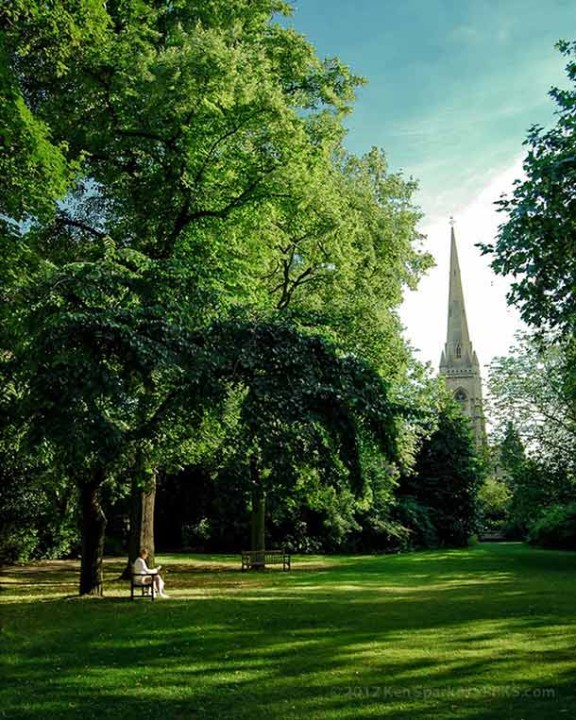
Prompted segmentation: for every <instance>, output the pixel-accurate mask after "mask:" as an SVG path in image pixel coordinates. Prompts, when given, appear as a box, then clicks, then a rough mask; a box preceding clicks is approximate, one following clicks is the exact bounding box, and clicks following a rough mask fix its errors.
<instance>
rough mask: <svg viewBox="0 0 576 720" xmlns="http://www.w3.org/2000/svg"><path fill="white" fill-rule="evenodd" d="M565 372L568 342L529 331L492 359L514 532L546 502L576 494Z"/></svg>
mask: <svg viewBox="0 0 576 720" xmlns="http://www.w3.org/2000/svg"><path fill="white" fill-rule="evenodd" d="M566 376H567V372H566V357H565V351H564V346H563V345H561V344H560V343H559V342H553V343H550V344H548V345H543V343H542V337H533V336H530V335H526V334H524V335H519V336H518V343H517V345H516V346H515V347H514V348H512V350H511V353H510V355H509V356H507V357H502V358H496V359H495V360H493V361H492V363H491V365H490V370H489V378H488V388H489V394H490V398H491V402H490V404H491V410H490V414H491V416H492V418H493V423H494V430H495V437H496V438H497V439H498V438H500V441H499V443H498V449H499V456H500V466H501V468H502V472H503V476H504V479H505V481H506V483H507V484H508V486H509V487H510V489H511V492H512V498H511V504H510V532H511V533H512V534H515V535H519V536H521V537H525V536H526V533H527V532H528V531H529V529H530V527H531V525H532V524H533V523H534V522H535V521H536V520H537V519H538V518H539V516H540V515H541V514H542V512H543V510H544V509H545V508H546V507H548V506H551V505H555V504H558V503H563V502H570V501H572V500H573V499H574V497H575V493H576V475H575V472H576V466H575V464H574V463H575V451H576V416H575V415H574V412H573V410H574V406H573V404H571V403H570V402H569V400H568V399H567V398H568V393H567V390H566Z"/></svg>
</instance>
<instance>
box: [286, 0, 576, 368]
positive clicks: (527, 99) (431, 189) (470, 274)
mask: <svg viewBox="0 0 576 720" xmlns="http://www.w3.org/2000/svg"><path fill="white" fill-rule="evenodd" d="M293 5H294V8H295V11H294V16H293V18H292V19H291V21H290V23H291V24H292V25H293V27H294V28H295V29H296V30H298V31H299V32H301V33H303V34H304V35H306V36H307V38H308V39H309V40H310V42H311V43H312V44H313V45H314V46H315V48H316V50H317V52H318V53H319V54H320V55H321V56H334V55H336V56H338V57H339V58H340V59H341V60H342V61H343V62H345V63H346V64H347V65H348V66H349V67H351V68H352V70H353V71H354V72H356V73H357V74H359V75H362V76H363V77H365V78H366V80H367V82H368V84H367V86H365V87H363V88H361V89H360V90H359V93H358V99H357V102H356V105H355V110H354V112H353V114H352V115H351V116H350V117H349V118H348V120H347V123H346V124H347V127H348V130H349V132H348V137H347V140H346V145H347V147H348V148H349V150H351V151H352V152H355V153H358V154H361V153H363V152H365V151H367V150H369V149H370V147H372V146H373V145H377V146H379V147H382V148H384V150H385V151H386V153H387V156H388V158H389V162H390V167H391V169H392V170H402V171H403V172H404V174H405V175H406V176H413V177H414V178H416V179H418V181H419V183H420V190H419V192H418V195H417V197H416V200H417V202H418V204H419V205H420V206H421V208H422V210H423V211H424V213H425V218H424V220H423V223H422V226H421V229H422V230H423V232H425V233H426V234H427V237H428V239H427V242H426V247H427V249H429V250H430V251H431V252H432V253H433V254H434V256H435V257H436V260H437V268H436V269H435V270H433V271H432V272H431V273H430V276H429V277H428V278H426V280H425V281H423V283H422V285H421V287H420V289H419V291H418V293H417V294H416V295H415V296H412V297H408V299H407V302H406V304H405V306H404V308H403V310H402V317H403V320H404V322H405V324H406V326H407V335H408V337H409V338H410V340H411V342H412V343H413V344H414V345H415V346H416V347H418V348H420V353H421V358H422V359H423V360H429V361H431V362H432V363H433V364H434V365H436V364H437V362H438V359H439V355H440V351H441V348H442V344H443V343H444V340H445V337H444V336H445V323H446V319H445V314H446V313H445V311H446V307H445V305H446V302H447V300H446V294H447V281H446V280H445V279H446V278H447V273H448V270H447V263H448V237H449V225H448V218H449V217H450V215H454V216H455V217H456V222H457V224H456V233H457V238H458V243H459V250H460V261H461V266H462V274H463V279H464V283H465V293H466V303H467V310H468V315H469V324H470V326H471V328H470V329H471V333H472V339H473V342H474V344H475V346H476V349H477V350H478V353H479V356H480V359H481V362H483V363H488V362H489V361H490V360H491V359H492V357H493V356H494V355H499V354H504V353H505V352H506V349H507V347H508V346H509V344H510V342H511V340H512V335H513V332H514V330H515V328H516V327H517V325H518V319H517V315H516V314H515V313H514V311H512V310H509V309H508V308H507V307H506V304H505V301H504V295H505V292H506V287H507V285H506V283H503V282H502V281H501V280H499V279H497V278H495V277H494V276H493V275H492V274H491V273H490V271H489V270H488V268H487V262H486V260H485V259H483V258H481V257H480V254H479V251H478V250H477V248H475V243H477V242H479V241H490V240H491V239H492V238H493V236H494V234H495V232H496V228H497V224H498V222H499V221H500V220H501V218H499V217H498V216H497V215H496V213H495V211H494V208H493V202H494V200H496V199H497V198H498V197H499V195H500V194H501V193H502V192H504V191H506V190H507V189H509V187H510V184H511V182H512V180H513V179H514V178H515V177H517V176H518V175H519V173H520V165H519V160H520V158H521V156H522V154H523V149H522V142H523V140H524V139H525V137H526V133H527V130H528V128H529V127H530V126H531V125H532V124H535V123H537V124H543V125H547V124H550V123H551V122H552V121H553V110H554V105H553V103H552V101H551V100H550V99H549V98H548V95H547V93H548V90H549V88H550V86H552V85H560V86H562V85H564V84H565V76H564V65H565V61H564V58H562V56H560V54H559V53H558V52H557V51H556V50H555V49H554V44H555V43H556V42H557V41H558V40H559V39H566V40H574V39H576V2H575V1H574V0H296V1H295V2H294V3H293Z"/></svg>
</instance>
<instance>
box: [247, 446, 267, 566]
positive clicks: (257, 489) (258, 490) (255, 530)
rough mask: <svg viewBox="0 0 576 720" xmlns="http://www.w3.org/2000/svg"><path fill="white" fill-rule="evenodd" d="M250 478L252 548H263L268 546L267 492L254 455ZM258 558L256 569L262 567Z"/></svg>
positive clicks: (251, 462)
mask: <svg viewBox="0 0 576 720" xmlns="http://www.w3.org/2000/svg"><path fill="white" fill-rule="evenodd" d="M250 480H251V482H252V528H251V529H252V532H251V535H252V537H251V543H250V544H251V547H250V549H251V550H262V551H264V549H265V548H266V493H265V491H264V488H263V486H262V478H261V477H260V468H259V467H258V460H257V459H256V458H255V457H254V456H253V457H251V458H250ZM263 562H264V558H263V557H262V562H259V561H258V560H256V561H255V563H254V564H253V565H252V567H253V568H254V569H256V568H257V567H262V566H263Z"/></svg>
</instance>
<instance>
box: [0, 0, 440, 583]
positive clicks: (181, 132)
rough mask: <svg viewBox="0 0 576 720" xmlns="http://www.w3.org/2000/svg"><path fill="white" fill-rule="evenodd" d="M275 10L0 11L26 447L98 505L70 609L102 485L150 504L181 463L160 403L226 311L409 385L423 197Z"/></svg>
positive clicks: (255, 6)
mask: <svg viewBox="0 0 576 720" xmlns="http://www.w3.org/2000/svg"><path fill="white" fill-rule="evenodd" d="M284 12H288V7H287V6H286V5H285V4H283V3H281V2H278V1H277V0H257V2H251V3H246V2H243V1H242V0H238V1H237V2H233V3H230V2H224V0H212V1H211V2H208V3H190V2H184V1H183V0H182V1H180V0H179V1H177V2H172V1H170V2H168V0H162V1H160V2H152V1H151V0H137V1H136V0H134V1H132V0H130V1H129V2H122V3H120V2H108V3H105V4H103V3H101V2H97V0H82V1H81V2H79V3H76V4H74V5H73V6H71V5H70V3H68V2H64V1H63V0H61V1H59V2H46V1H44V0H35V1H33V2H27V1H25V0H15V1H14V2H13V3H10V4H9V5H8V6H2V8H0V24H1V27H2V30H3V33H4V53H5V54H4V56H3V60H4V61H5V62H4V65H3V69H2V82H3V86H2V87H3V88H6V93H5V94H6V98H5V99H6V102H5V103H4V104H3V106H2V108H3V111H4V110H6V112H7V115H8V118H7V124H6V126H7V127H8V128H9V129H10V132H11V137H12V138H20V137H23V138H25V139H26V138H29V137H32V140H30V141H29V142H28V140H26V142H24V141H20V140H19V141H18V143H16V142H12V144H11V145H9V148H8V149H9V153H8V157H9V160H10V162H11V163H13V164H16V165H18V167H19V168H20V176H18V178H17V180H18V182H17V183H16V184H15V185H14V187H12V189H11V197H10V203H9V204H7V205H6V206H5V208H4V209H3V212H5V214H6V218H4V220H3V226H2V242H3V244H4V245H5V246H6V248H7V249H8V250H9V251H10V253H13V248H14V247H16V248H17V249H18V251H17V252H16V253H15V257H14V259H13V261H11V263H10V273H9V277H8V283H7V285H6V288H7V289H6V298H8V297H9V298H10V305H11V307H12V308H16V309H17V310H16V312H15V313H14V316H15V317H14V318H10V323H9V324H8V332H7V333H6V334H5V339H4V340H3V346H4V347H5V348H6V349H7V351H8V352H9V353H12V354H15V356H16V358H17V360H18V362H19V363H20V368H21V371H20V376H19V377H20V383H21V385H20V388H21V394H22V396H23V397H25V398H28V402H27V404H25V405H22V407H27V408H28V409H29V411H30V412H31V413H32V416H33V418H34V423H33V425H34V428H35V429H36V432H37V435H36V437H37V438H40V436H42V437H44V439H46V440H47V441H48V442H49V444H50V446H51V448H52V450H53V452H54V457H55V458H56V460H57V462H59V463H61V464H62V468H61V469H62V473H63V474H65V473H72V470H73V468H74V467H75V466H76V465H77V461H78V463H80V464H79V465H78V468H82V473H75V474H74V477H75V479H76V482H77V483H79V486H81V487H83V488H87V486H88V485H90V486H91V488H92V490H91V493H92V494H91V497H92V499H91V500H90V501H89V502H87V503H86V510H87V513H88V515H89V514H90V512H91V513H92V521H89V520H88V515H87V516H86V517H85V522H84V528H85V532H86V533H88V534H89V535H90V537H88V536H85V538H84V540H85V542H89V544H90V547H91V548H94V551H93V552H91V553H88V554H86V553H84V554H83V562H84V557H85V556H86V558H87V559H86V563H87V564H88V565H87V567H88V566H89V567H90V568H91V569H90V570H88V569H86V568H85V570H86V571H85V572H84V570H83V574H82V577H83V578H84V580H83V581H82V585H81V587H82V592H92V591H93V590H94V591H97V590H98V587H99V581H98V577H99V575H98V572H97V566H98V557H99V553H100V548H101V537H102V535H101V530H102V528H103V525H104V521H103V518H102V513H101V508H99V507H98V502H97V498H96V496H97V495H98V493H99V492H100V490H99V489H98V488H100V489H101V488H102V487H103V486H104V484H105V483H108V482H112V478H119V477H129V475H130V474H132V476H134V477H137V478H142V480H141V481H139V484H140V485H142V487H141V488H138V487H135V495H139V496H141V498H140V500H141V502H142V503H144V504H146V505H147V506H149V505H150V504H151V502H152V500H153V487H154V477H155V476H156V474H157V472H158V471H159V469H160V468H161V467H162V464H163V463H168V462H170V463H172V464H176V465H177V464H178V463H179V462H180V463H182V462H185V458H184V455H185V453H183V455H182V456H181V457H180V458H176V455H177V453H178V452H179V450H178V447H177V446H178V444H179V443H180V446H182V445H184V442H183V439H184V438H183V435H182V434H181V433H180V430H181V429H183V426H184V425H185V422H183V421H181V420H178V419H177V417H176V413H175V412H174V411H173V408H174V405H173V403H172V400H173V397H174V396H175V395H177V394H178V392H179V391H180V389H181V388H182V383H184V384H185V382H188V381H189V380H190V378H189V377H188V376H187V375H186V372H187V371H186V367H187V363H189V362H190V361H191V359H190V357H189V355H188V354H187V353H186V352H183V351H182V342H183V339H184V338H191V337H193V336H194V334H195V333H196V332H197V331H199V332H200V333H201V331H202V330H205V329H206V328H209V327H210V326H211V325H212V324H213V323H214V322H215V321H220V320H221V319H222V318H226V317H227V316H229V315H230V314H231V313H232V311H233V310H234V308H237V307H243V308H248V309H249V310H250V311H251V312H252V313H254V314H256V315H258V316H260V317H266V316H268V315H270V313H273V312H274V311H275V310H276V309H282V310H287V309H293V308H295V309H296V310H298V312H299V313H300V317H301V318H303V317H305V316H306V317H307V320H306V321H304V320H302V319H301V320H299V321H298V323H297V327H298V328H304V329H305V330H306V331H307V332H308V333H312V332H314V331H317V332H319V333H322V334H323V335H324V336H326V337H331V338H332V339H334V340H336V341H337V342H338V343H339V344H340V345H341V346H342V347H345V348H346V349H347V350H348V351H349V352H354V353H356V354H357V355H359V356H363V357H368V358H369V359H370V360H371V362H372V364H373V365H380V369H381V370H382V372H383V373H384V374H385V375H386V376H387V377H388V376H392V375H394V376H395V377H399V378H401V377H402V375H403V368H404V366H405V365H406V362H407V360H406V352H405V348H404V347H403V344H402V342H401V341H400V340H399V330H400V326H399V323H398V319H397V317H396V314H395V310H394V308H395V307H396V306H397V305H398V304H399V302H400V297H401V288H402V285H403V284H405V283H413V282H415V280H416V278H417V276H418V275H419V273H420V272H421V271H422V270H423V269H424V268H425V266H426V264H427V262H428V260H427V259H426V257H425V256H423V255H421V254H420V253H419V252H417V251H416V250H415V249H414V247H413V244H414V243H416V242H417V240H418V235H417V233H416V231H415V223H416V220H417V218H418V214H417V212H416V211H415V209H414V208H413V207H412V205H411V202H410V198H411V194H412V192H413V190H414V183H413V182H411V181H409V182H406V181H404V180H403V179H402V178H401V177H400V176H398V175H389V174H388V173H387V170H386V166H385V162H384V158H383V156H382V154H380V153H378V152H375V151H374V152H372V153H370V154H369V155H368V156H367V157H366V158H364V159H361V160H357V159H355V158H353V157H351V156H349V155H347V154H346V153H344V152H343V150H342V148H341V140H342V137H343V133H344V131H343V127H342V117H343V116H344V115H345V113H346V112H348V110H349V108H350V104H351V102H352V100H353V96H354V90H355V87H356V86H357V85H358V84H359V82H360V80H359V79H358V78H357V77H355V76H353V75H352V74H351V73H350V72H349V71H348V69H347V68H346V67H344V66H343V65H342V64H341V63H340V62H339V61H338V60H336V59H327V60H321V59H320V58H318V57H317V56H316V54H315V52H314V50H313V48H312V47H311V46H310V45H309V44H308V43H307V42H306V40H305V39H304V38H303V37H301V36H299V35H297V34H296V33H294V32H293V31H291V30H288V29H286V28H284V27H282V25H280V24H279V23H276V22H275V21H274V14H275V13H284ZM38 148H40V150H41V152H40V150H38ZM23 153H24V154H23ZM56 166H57V172H56V173H54V178H55V179H54V184H53V185H52V186H49V187H48V190H49V192H48V193H47V196H46V202H45V203H44V204H42V203H41V202H40V200H41V197H40V193H39V192H37V190H38V188H39V187H40V184H41V182H42V179H43V178H44V177H45V176H46V174H47V173H48V174H49V173H51V168H53V167H56ZM66 188H70V189H69V191H68V193H67V195H66V197H65V198H64V199H63V201H62V202H60V203H59V204H58V205H57V206H56V207H54V200H55V199H56V198H57V197H58V196H59V195H61V194H62V193H63V192H64V190H65V189H66ZM309 280H310V282H308V281H309ZM82 283H84V284H82ZM304 290H305V292H304ZM330 303H332V304H333V306H334V309H333V310H332V311H331V312H327V308H328V307H329V306H330ZM7 307H8V306H7V304H6V305H5V308H7ZM6 315H7V312H6ZM362 316H364V318H365V320H364V321H362V319H361V317H362ZM367 319H369V320H367ZM363 322H364V324H363ZM368 322H369V323H370V328H369V329H366V326H365V325H366V324H367V323H368ZM53 347H56V348H57V349H58V355H57V356H56V359H55V361H54V362H52V360H47V361H46V362H45V363H44V364H42V362H41V361H40V356H39V355H38V354H37V353H38V352H39V351H41V350H43V349H46V348H50V349H51V350H52V348H53ZM76 350H78V354H77V355H76V354H75V353H76ZM218 351H219V349H218V348H216V350H215V352H216V353H218ZM382 358H385V359H384V360H382ZM168 360H170V362H168ZM170 363H172V364H171V365H170ZM69 375H70V377H71V378H72V380H71V382H70V383H68V376H69ZM185 376H186V377H187V379H186V381H185V380H184V379H183V378H184V377H185ZM114 377H116V382H114ZM44 380H46V383H44V382H43V381H44ZM58 386H62V387H64V386H66V387H64V392H63V393H62V394H61V396H60V399H59V405H58V406H57V405H56V403H55V400H54V398H55V395H56V392H57V387H58ZM194 387H195V391H197V389H198V386H197V385H196V386H194ZM193 395H195V393H193V392H192V391H190V397H192V396H193ZM33 399H35V400H36V402H37V404H36V406H34V402H33ZM65 402H68V403H69V406H68V407H64V403H65ZM34 408H35V409H34ZM168 409H170V410H169V411H168ZM53 412H54V413H55V415H56V416H57V418H58V421H57V422H56V423H54V424H53V425H52V427H51V428H50V427H49V426H50V423H51V415H52V413H53ZM167 417H169V419H170V422H171V423H172V425H171V428H172V430H173V431H172V430H169V429H167V427H168V426H167V422H168V420H167V419H166V418H167ZM163 423H164V424H163ZM100 425H102V428H103V431H102V432H101V433H100V432H96V430H97V428H99V427H100ZM66 427H69V428H70V431H71V432H72V433H73V435H74V436H76V434H77V435H78V436H79V442H78V446H77V449H76V451H75V452H76V453H77V455H75V456H74V458H73V457H72V455H71V448H70V447H68V445H67V442H68V441H67V431H66V430H65V428H66ZM42 433H44V435H42ZM88 463H92V467H91V469H90V468H88V466H87V464H88ZM130 463H132V473H130V471H129V469H128V468H129V464H130ZM87 478H91V479H90V480H88V479H87ZM96 478H98V482H97V483H96V480H95V479H96ZM141 490H143V491H144V492H140V491H141ZM95 498H96V499H95ZM141 507H143V505H142V506H141ZM140 509H141V508H140ZM135 517H142V513H141V512H136V513H135ZM96 518H98V520H97V521H96ZM136 525H138V523H135V524H134V526H135V527H136ZM136 532H137V533H138V534H140V528H137V529H136ZM98 538H100V539H98ZM147 543H149V541H147ZM88 556H89V559H88Z"/></svg>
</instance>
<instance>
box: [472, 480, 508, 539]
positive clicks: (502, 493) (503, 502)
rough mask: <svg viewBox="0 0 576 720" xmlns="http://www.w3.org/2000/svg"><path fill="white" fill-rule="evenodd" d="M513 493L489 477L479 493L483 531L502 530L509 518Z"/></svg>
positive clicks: (479, 509) (501, 481) (503, 483)
mask: <svg viewBox="0 0 576 720" xmlns="http://www.w3.org/2000/svg"><path fill="white" fill-rule="evenodd" d="M511 497H512V493H511V491H510V488H509V487H508V485H507V484H506V483H505V482H504V481H503V480H501V479H499V478H496V477H487V478H486V479H485V480H484V482H483V483H482V485H481V487H480V490H479V491H478V513H479V518H480V523H481V526H482V529H484V530H488V531H490V530H501V529H502V527H503V525H504V523H505V522H506V520H507V519H508V517H509V513H510V500H511Z"/></svg>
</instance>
